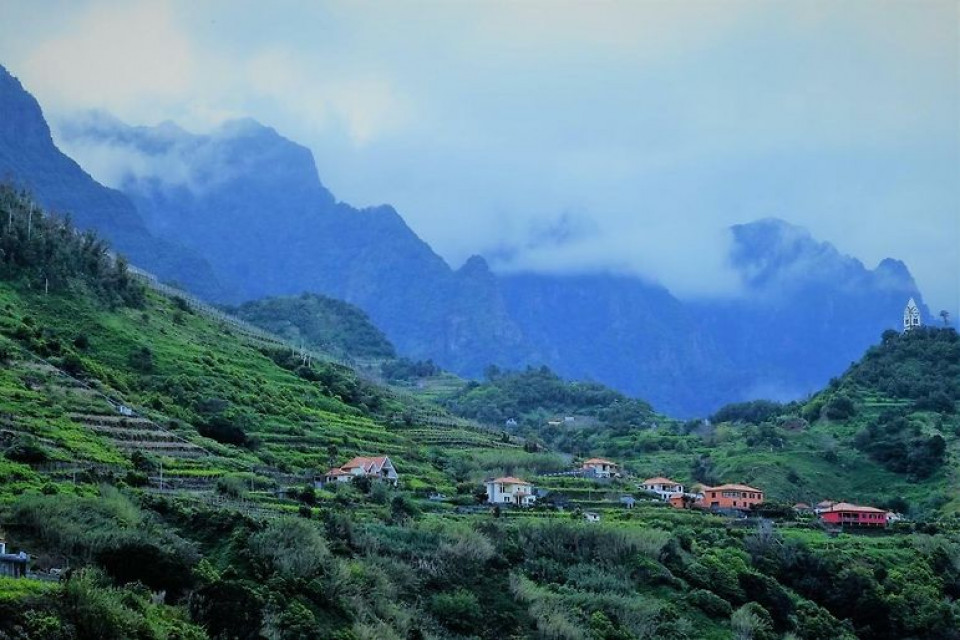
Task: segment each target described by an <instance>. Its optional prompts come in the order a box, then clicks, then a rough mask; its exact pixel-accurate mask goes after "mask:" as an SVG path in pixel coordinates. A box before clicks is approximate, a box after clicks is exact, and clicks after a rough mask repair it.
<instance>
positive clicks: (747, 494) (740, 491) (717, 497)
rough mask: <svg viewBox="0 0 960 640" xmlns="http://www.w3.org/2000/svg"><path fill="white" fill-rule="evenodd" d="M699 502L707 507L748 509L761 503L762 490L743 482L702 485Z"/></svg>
mask: <svg viewBox="0 0 960 640" xmlns="http://www.w3.org/2000/svg"><path fill="white" fill-rule="evenodd" d="M701 492H702V493H703V499H702V500H701V501H700V504H701V505H702V506H704V507H707V508H709V509H741V510H748V509H752V508H753V507H755V506H757V505H758V504H762V503H763V491H761V490H760V489H755V488H754V487H751V486H748V485H745V484H722V485H720V486H719V487H703V488H702V489H701Z"/></svg>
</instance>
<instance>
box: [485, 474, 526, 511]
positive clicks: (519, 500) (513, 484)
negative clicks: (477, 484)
mask: <svg viewBox="0 0 960 640" xmlns="http://www.w3.org/2000/svg"><path fill="white" fill-rule="evenodd" d="M485 484H486V486H487V502H489V503H490V504H515V505H519V506H521V507H528V506H530V505H532V504H534V503H535V502H536V501H537V496H536V494H535V493H534V488H533V485H532V484H530V483H529V482H527V481H525V480H521V479H520V478H514V477H512V476H507V477H504V478H494V479H493V480H488V481H487V482H486V483H485Z"/></svg>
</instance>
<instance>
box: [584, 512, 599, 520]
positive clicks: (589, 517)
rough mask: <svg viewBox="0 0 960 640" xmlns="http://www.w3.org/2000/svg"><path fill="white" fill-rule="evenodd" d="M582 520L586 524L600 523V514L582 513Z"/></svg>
mask: <svg viewBox="0 0 960 640" xmlns="http://www.w3.org/2000/svg"><path fill="white" fill-rule="evenodd" d="M583 519H584V520H586V521H587V522H600V514H599V513H597V512H596V511H584V512H583Z"/></svg>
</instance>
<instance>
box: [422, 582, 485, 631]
mask: <svg viewBox="0 0 960 640" xmlns="http://www.w3.org/2000/svg"><path fill="white" fill-rule="evenodd" d="M430 612H431V613H432V614H433V615H434V616H436V618H437V620H438V621H439V622H440V624H442V625H443V626H445V627H447V628H448V629H450V630H451V631H454V632H456V633H462V634H471V633H472V632H473V631H474V630H475V629H477V628H478V627H479V626H481V625H480V622H481V620H482V617H483V611H482V610H481V608H480V603H479V602H478V601H477V596H475V595H473V593H471V592H470V591H466V590H465V589H458V590H456V591H453V592H446V593H438V594H436V595H435V596H433V597H432V598H431V599H430Z"/></svg>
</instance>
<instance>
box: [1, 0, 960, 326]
mask: <svg viewBox="0 0 960 640" xmlns="http://www.w3.org/2000/svg"><path fill="white" fill-rule="evenodd" d="M958 7H960V4H958V3H957V2H956V1H955V0H943V1H941V0H911V1H886V2H879V1H876V0H868V1H862V2H861V1H858V0H846V1H844V2H835V1H824V2H821V1H817V0H802V1H801V0H795V1H794V0H787V1H783V2H767V1H766V0H763V1H754V0H750V1H746V0H744V1H740V0H715V1H710V2H698V1H697V0H691V1H689V2H683V3H679V2H674V1H672V0H669V1H667V0H665V1H663V2H660V1H631V2H583V1H581V2H570V1H564V0H529V1H527V2H498V1H486V2H472V1H469V0H465V1H461V2H439V1H437V2H422V1H414V0H400V1H396V2H362V1H361V2H315V1H309V2H308V1H299V2H297V1H293V0H280V1H278V2H272V3H264V2H262V1H261V0H257V1H252V0H201V1H188V0H183V1H177V0H169V1H166V0H157V1H146V2H113V1H87V2H84V1H73V0H70V1H68V0H32V1H30V2H26V1H20V0H0V16H2V19H0V64H3V65H4V66H6V67H7V68H8V69H9V70H10V71H11V72H12V73H13V74H14V75H16V76H17V77H19V78H20V80H21V81H22V82H23V83H24V85H25V86H26V87H27V88H28V90H29V91H31V92H32V93H33V94H34V95H35V96H36V97H37V99H38V100H39V101H40V103H41V105H42V106H43V108H44V110H45V113H46V115H47V117H48V119H49V120H50V121H51V122H52V124H53V125H54V130H55V132H56V125H57V123H58V122H63V121H66V120H68V119H70V118H71V117H74V116H75V115H76V114H77V113H80V112H82V111H85V110H89V109H101V110H106V111H108V112H110V113H111V114H113V115H115V116H117V117H119V118H120V119H121V120H123V121H125V122H127V123H129V124H146V125H153V124H158V123H160V122H163V121H166V120H173V121H175V122H177V123H178V124H180V125H182V126H184V127H185V128H187V129H188V130H191V131H194V132H206V131H209V130H211V129H213V128H215V127H217V126H218V125H220V124H221V123H223V122H224V121H227V120H230V119H233V118H239V117H253V118H255V119H257V120H259V121H260V122H262V123H264V124H266V125H269V126H271V127H273V128H275V129H276V130H277V131H278V132H280V133H281V134H282V135H284V136H286V137H288V138H291V139H292V140H295V141H297V142H299V143H301V144H304V145H306V146H307V147H309V148H310V149H311V151H312V152H313V154H314V156H315V159H316V163H317V167H318V171H319V175H320V178H321V179H322V181H323V182H324V184H325V185H326V186H327V187H328V188H330V189H331V191H332V192H333V193H334V194H335V195H336V196H337V197H338V198H339V199H341V200H344V201H346V202H349V203H351V204H353V205H355V206H368V205H376V204H380V203H390V204H392V205H393V206H395V207H396V208H397V210H398V211H399V212H400V214H401V215H402V216H403V217H404V219H405V220H406V221H407V223H408V224H409V225H410V227H411V228H412V229H413V230H414V231H415V232H416V233H417V234H418V235H420V237H422V238H423V239H424V240H426V241H427V242H428V243H430V245H431V246H432V247H433V248H434V249H435V250H436V251H437V252H438V253H439V254H440V255H442V256H443V257H444V258H445V259H446V260H447V261H448V262H449V263H450V264H451V265H452V266H454V267H457V266H459V264H460V263H462V262H463V261H464V260H465V259H466V258H467V257H468V256H469V255H471V254H474V253H481V254H484V255H486V256H488V257H489V258H490V259H491V261H492V262H493V264H494V267H495V268H496V269H498V270H503V271H509V270H521V269H534V270H541V271H551V272H577V271H591V270H600V269H606V270H615V271H618V272H627V273H636V274H638V275H642V276H644V277H647V278H650V279H654V280H657V281H659V282H661V283H663V284H664V285H666V286H667V287H668V288H670V289H671V291H673V292H674V293H675V294H677V295H678V296H680V297H684V298H695V297H702V296H725V295H733V294H735V293H736V291H737V288H738V280H737V278H736V276H735V274H734V273H732V271H731V270H730V268H729V266H728V264H727V255H728V253H727V252H728V250H729V242H730V234H729V232H728V227H729V226H730V225H732V224H738V223H744V222H749V221H752V220H756V219H759V218H765V217H778V218H783V219H785V220H787V221H789V222H791V223H794V224H797V225H800V226H803V227H806V228H807V229H809V230H810V231H811V233H812V234H813V235H814V236H815V237H817V238H818V239H821V240H826V241H829V242H831V243H833V244H834V245H835V246H836V247H837V248H838V249H839V250H840V251H841V252H843V253H847V254H850V255H853V256H855V257H857V258H859V259H860V260H862V261H863V262H864V263H865V264H866V265H867V266H868V267H870V268H872V267H874V266H875V265H876V264H877V263H878V262H879V261H880V260H882V259H883V258H885V257H895V258H899V259H902V260H903V261H904V262H906V263H907V265H908V267H909V268H910V270H911V272H912V273H913V274H914V277H915V278H916V280H917V282H918V284H919V286H920V288H921V291H922V292H923V294H924V296H925V299H926V301H927V303H928V305H929V306H930V308H931V311H932V312H933V313H935V314H936V313H937V312H938V310H939V309H947V310H950V311H951V313H952V314H954V316H955V317H956V314H958V313H960V9H958ZM65 150H66V151H67V152H68V153H69V152H70V151H71V150H70V149H69V147H67V148H65ZM77 151H78V157H77V159H78V160H79V161H80V162H81V164H84V158H83V157H82V155H81V154H80V153H81V152H82V150H77ZM94 175H95V177H99V178H101V179H104V180H107V181H108V178H109V176H108V175H107V173H103V174H102V175H97V172H94Z"/></svg>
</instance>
